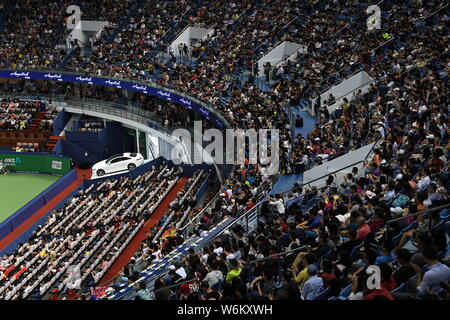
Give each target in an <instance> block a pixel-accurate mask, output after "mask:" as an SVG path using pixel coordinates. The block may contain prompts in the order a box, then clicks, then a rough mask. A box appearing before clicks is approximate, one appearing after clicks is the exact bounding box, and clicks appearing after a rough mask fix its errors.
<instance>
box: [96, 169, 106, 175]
mask: <svg viewBox="0 0 450 320" xmlns="http://www.w3.org/2000/svg"><path fill="white" fill-rule="evenodd" d="M104 174H105V170H102V169H100V170H97V175H98V176H99V177H101V176H103V175H104Z"/></svg>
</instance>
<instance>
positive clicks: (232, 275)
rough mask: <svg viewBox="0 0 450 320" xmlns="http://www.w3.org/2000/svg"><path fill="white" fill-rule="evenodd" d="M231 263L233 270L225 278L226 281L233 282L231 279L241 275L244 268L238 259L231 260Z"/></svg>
mask: <svg viewBox="0 0 450 320" xmlns="http://www.w3.org/2000/svg"><path fill="white" fill-rule="evenodd" d="M230 264H231V270H230V271H228V273H227V277H226V278H225V281H226V282H227V283H228V284H231V281H233V279H234V278H236V277H239V275H240V274H241V272H242V268H241V267H240V266H239V263H238V261H237V260H236V259H233V260H230Z"/></svg>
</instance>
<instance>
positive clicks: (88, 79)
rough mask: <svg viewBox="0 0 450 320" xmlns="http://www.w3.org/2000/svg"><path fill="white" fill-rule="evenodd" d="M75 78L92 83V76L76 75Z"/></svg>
mask: <svg viewBox="0 0 450 320" xmlns="http://www.w3.org/2000/svg"><path fill="white" fill-rule="evenodd" d="M75 80H78V81H81V82H87V83H89V84H92V77H85V78H84V77H76V78H75Z"/></svg>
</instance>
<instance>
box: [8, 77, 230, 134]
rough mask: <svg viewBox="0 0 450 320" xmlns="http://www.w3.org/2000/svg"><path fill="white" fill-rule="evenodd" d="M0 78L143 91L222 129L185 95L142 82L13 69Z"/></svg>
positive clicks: (217, 120)
mask: <svg viewBox="0 0 450 320" xmlns="http://www.w3.org/2000/svg"><path fill="white" fill-rule="evenodd" d="M0 78H14V79H17V78H20V79H32V80H50V81H64V82H77V83H86V84H92V85H99V86H106V87H115V88H119V89H124V90H131V91H137V92H141V93H145V94H148V95H151V96H155V97H159V98H163V99H166V100H168V101H171V102H174V103H177V104H179V105H181V106H183V107H186V108H188V109H190V110H193V111H195V112H198V113H200V114H201V115H202V116H203V117H205V118H206V119H207V120H209V121H212V122H213V123H214V124H215V125H216V126H217V127H219V128H221V129H224V124H223V123H222V121H221V120H220V119H219V118H218V117H217V116H216V115H215V114H214V113H213V112H211V111H209V110H208V109H205V108H204V107H202V106H201V105H200V104H198V103H196V102H195V101H192V100H190V99H189V98H187V97H184V96H180V95H178V94H176V93H173V92H169V91H166V90H164V89H161V88H157V87H152V86H147V85H144V84H137V83H133V82H128V81H119V80H113V79H108V78H99V77H92V76H87V75H84V76H83V75H79V74H78V75H77V74H67V73H57V72H34V71H27V72H23V71H13V70H9V71H8V70H0Z"/></svg>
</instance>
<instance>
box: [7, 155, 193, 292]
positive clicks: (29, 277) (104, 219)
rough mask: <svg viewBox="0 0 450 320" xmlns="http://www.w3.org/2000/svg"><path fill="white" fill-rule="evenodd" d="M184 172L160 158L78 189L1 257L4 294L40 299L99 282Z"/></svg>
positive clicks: (74, 290)
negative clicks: (141, 170) (139, 171)
mask: <svg viewBox="0 0 450 320" xmlns="http://www.w3.org/2000/svg"><path fill="white" fill-rule="evenodd" d="M182 172H183V171H182V170H180V169H177V168H175V167H173V168H169V167H168V165H167V164H166V163H162V164H161V165H159V166H158V168H155V167H153V168H152V170H149V171H148V172H146V173H145V174H143V175H140V176H138V177H136V178H133V177H122V178H110V179H107V180H104V181H100V182H98V183H94V184H92V185H91V186H90V187H89V188H87V189H85V190H84V189H80V191H79V192H78V193H77V194H76V195H75V196H73V197H71V198H70V199H69V200H67V201H66V203H65V204H64V207H62V208H60V209H57V210H55V211H54V212H52V213H51V214H50V216H49V217H48V219H47V220H46V221H45V223H43V224H42V225H40V226H38V228H37V229H36V230H35V231H34V232H33V234H32V235H31V237H30V238H29V239H28V241H27V242H26V243H24V244H21V245H20V246H19V248H17V249H16V250H15V251H14V252H13V253H11V254H8V255H5V256H3V257H1V259H0V295H1V297H2V299H13V300H15V299H25V298H34V299H41V298H45V297H46V296H47V295H48V294H50V291H51V295H52V296H54V297H55V298H56V296H57V295H58V294H57V293H60V294H67V293H68V294H69V295H73V294H75V293H76V292H77V290H79V289H80V288H81V287H82V286H84V287H86V286H93V285H95V283H97V282H98V281H99V280H100V278H101V276H102V275H103V274H104V273H105V272H106V271H107V270H108V268H109V267H110V266H111V265H112V263H113V262H114V261H115V259H116V258H117V256H118V255H119V254H120V253H121V251H122V250H123V249H124V248H125V247H126V245H127V244H128V243H129V241H130V240H131V239H132V238H133V236H134V235H135V234H136V232H137V231H138V230H139V229H140V227H141V226H142V225H143V223H144V222H145V221H146V220H147V219H148V218H149V217H150V216H151V214H152V213H153V211H154V210H155V209H156V208H157V207H158V205H159V203H160V202H161V201H162V200H163V199H164V197H165V196H166V195H167V194H168V192H169V191H170V190H171V189H172V187H173V186H174V185H175V183H176V182H177V181H178V179H179V178H180V177H181V175H182ZM191 179H192V178H191ZM188 181H190V179H188ZM191 183H192V182H191ZM75 275H78V277H74V276H75Z"/></svg>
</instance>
